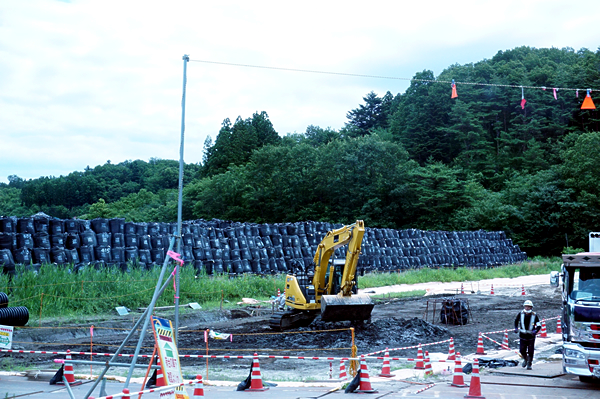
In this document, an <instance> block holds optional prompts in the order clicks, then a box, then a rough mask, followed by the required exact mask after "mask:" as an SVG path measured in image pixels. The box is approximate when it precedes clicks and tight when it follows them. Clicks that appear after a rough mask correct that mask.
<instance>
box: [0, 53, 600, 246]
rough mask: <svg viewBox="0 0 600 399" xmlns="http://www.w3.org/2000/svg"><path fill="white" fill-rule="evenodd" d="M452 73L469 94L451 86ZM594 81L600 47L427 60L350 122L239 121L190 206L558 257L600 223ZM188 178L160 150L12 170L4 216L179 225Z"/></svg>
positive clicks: (214, 153) (210, 148) (201, 175)
mask: <svg viewBox="0 0 600 399" xmlns="http://www.w3.org/2000/svg"><path fill="white" fill-rule="evenodd" d="M453 79H454V80H455V81H456V82H457V85H456V89H457V93H458V97H457V98H451V96H450V94H451V87H450V85H449V84H447V83H443V84H442V83H439V82H438V81H444V82H448V81H451V80H453ZM467 83H471V84H467ZM477 83H480V84H477ZM520 86H524V89H523V90H522V89H521V88H520ZM542 86H543V87H546V90H543V89H541V88H539V87H542ZM531 87H536V88H531ZM553 88H562V89H559V90H558V91H554V90H553ZM568 88H573V89H574V88H579V89H580V90H579V92H576V91H575V90H567V89H568ZM587 88H600V51H597V52H592V51H589V50H586V49H582V50H579V51H575V50H573V49H570V48H565V49H555V48H552V49H535V48H529V47H520V48H516V49H513V50H508V51H499V52H498V53H497V54H496V55H495V56H494V57H492V58H491V59H487V60H482V61H479V62H476V63H473V64H466V65H452V66H450V67H448V68H447V69H446V70H444V71H443V72H442V73H441V74H440V75H439V76H434V74H433V72H431V71H427V70H425V71H422V72H418V73H416V74H415V76H414V79H413V80H412V81H411V84H410V86H409V88H408V89H407V90H406V91H405V92H404V93H398V94H396V95H394V94H392V93H389V92H388V93H380V94H377V93H374V92H371V93H367V94H366V95H365V97H364V98H363V99H362V101H363V102H362V103H360V99H357V102H358V103H360V104H358V106H357V108H356V109H353V110H350V111H348V113H347V119H348V122H347V124H346V126H345V127H344V128H342V129H340V130H339V131H338V130H332V129H329V128H324V127H319V126H308V127H307V128H306V131H305V133H303V134H285V132H277V131H276V129H275V127H274V126H273V125H272V124H271V122H270V121H269V117H268V110H267V111H263V112H257V113H255V114H254V115H252V116H251V117H249V118H247V119H243V118H242V117H238V118H237V119H236V120H235V122H234V123H233V124H232V123H231V121H230V119H229V118H227V119H225V120H224V122H223V125H222V127H221V129H220V130H219V132H218V135H217V136H216V138H215V140H214V143H213V141H211V140H207V142H206V143H205V153H204V160H203V163H202V165H194V164H188V165H186V168H185V172H184V184H185V187H184V207H183V208H184V215H183V216H184V219H199V218H203V219H212V218H219V219H225V220H235V221H244V222H257V223H258V222H268V223H276V222H295V221H307V220H315V221H323V222H334V223H351V222H353V221H354V220H356V219H364V220H365V224H366V226H369V227H389V228H396V229H405V228H417V229H424V230H474V229H484V230H493V231H498V230H503V231H505V232H506V234H507V236H508V237H510V238H512V240H513V241H514V242H515V243H516V244H519V245H520V247H521V248H522V249H523V250H525V251H527V252H528V253H529V254H530V255H536V254H542V255H558V254H559V253H560V251H561V250H562V249H563V247H565V246H566V245H567V239H568V244H569V245H570V246H574V247H582V248H587V234H588V232H589V231H597V230H598V229H600V188H599V187H600V186H599V184H598V182H599V180H598V177H600V133H599V132H600V115H599V114H598V111H597V110H582V109H580V107H581V103H582V101H583V99H584V97H585V96H586V89H587ZM555 93H556V98H555V96H554V94H555ZM595 93H596V92H595V91H592V93H591V95H592V97H594V96H595ZM576 94H578V95H576ZM522 96H523V97H524V98H525V99H526V103H525V105H524V107H522V106H521V99H522ZM598 101H600V96H599V97H598ZM177 178H178V163H177V162H176V161H166V160H156V159H152V160H150V161H149V162H145V161H141V160H136V161H132V162H129V161H128V162H124V163H120V164H117V165H114V164H111V163H106V164H104V165H101V166H96V167H94V168H87V169H86V170H84V171H83V172H73V173H71V174H69V175H68V176H60V177H41V178H39V179H33V180H27V181H25V180H23V179H21V178H19V177H18V176H10V177H9V183H8V184H0V215H5V216H30V215H31V214H33V213H36V212H38V211H43V212H45V213H47V214H49V215H51V216H56V217H59V218H71V217H84V218H90V219H91V218H96V217H105V218H110V217H124V218H126V219H127V220H128V221H147V222H150V221H154V222H169V221H174V220H175V219H176V216H177V212H176V210H177V206H176V205H177V184H178V180H177Z"/></svg>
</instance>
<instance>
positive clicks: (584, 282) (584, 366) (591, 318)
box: [560, 252, 600, 381]
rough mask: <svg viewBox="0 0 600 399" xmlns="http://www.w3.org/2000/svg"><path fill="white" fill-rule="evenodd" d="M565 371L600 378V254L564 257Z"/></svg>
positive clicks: (581, 378)
mask: <svg viewBox="0 0 600 399" xmlns="http://www.w3.org/2000/svg"><path fill="white" fill-rule="evenodd" d="M562 259H563V264H562V267H561V273H560V277H562V282H563V284H562V304H563V316H562V323H563V325H562V334H563V370H564V371H565V372H566V373H569V374H574V375H578V376H579V379H580V380H581V381H590V380H592V379H597V378H600V252H582V253H578V254H575V255H563V256H562Z"/></svg>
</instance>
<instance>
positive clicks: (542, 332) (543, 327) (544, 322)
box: [538, 320, 548, 338]
mask: <svg viewBox="0 0 600 399" xmlns="http://www.w3.org/2000/svg"><path fill="white" fill-rule="evenodd" d="M538 337H540V338H548V332H547V331H546V320H542V331H541V332H540V335H538Z"/></svg>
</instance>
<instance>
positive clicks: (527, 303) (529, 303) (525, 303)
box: [523, 299, 533, 307]
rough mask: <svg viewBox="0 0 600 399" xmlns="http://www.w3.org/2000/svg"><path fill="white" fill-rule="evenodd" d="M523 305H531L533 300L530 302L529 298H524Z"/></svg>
mask: <svg viewBox="0 0 600 399" xmlns="http://www.w3.org/2000/svg"><path fill="white" fill-rule="evenodd" d="M523 306H531V307H533V302H531V301H530V300H529V299H528V300H526V301H525V302H523Z"/></svg>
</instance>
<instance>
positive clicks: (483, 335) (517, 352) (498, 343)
mask: <svg viewBox="0 0 600 399" xmlns="http://www.w3.org/2000/svg"><path fill="white" fill-rule="evenodd" d="M481 336H482V337H484V338H487V339H489V340H490V341H492V342H493V343H495V344H496V345H498V346H499V347H501V348H503V347H504V345H503V344H501V343H500V342H498V341H494V340H493V339H491V338H490V337H488V336H487V335H485V334H481ZM504 350H505V349H504ZM510 351H511V352H514V353H516V354H517V355H518V354H519V351H517V350H514V349H510Z"/></svg>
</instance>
